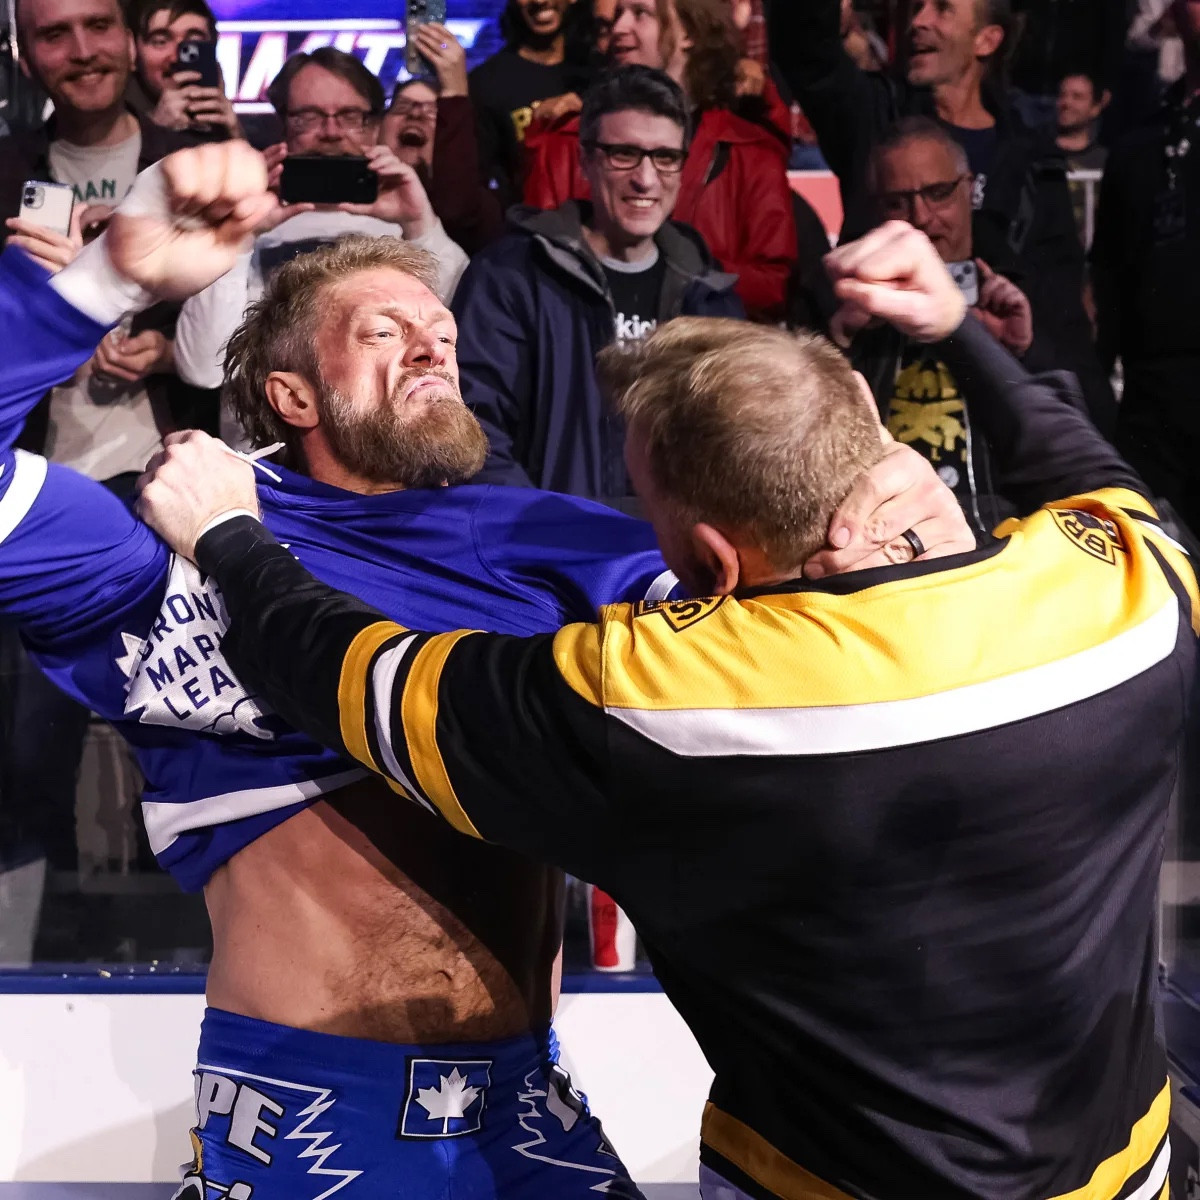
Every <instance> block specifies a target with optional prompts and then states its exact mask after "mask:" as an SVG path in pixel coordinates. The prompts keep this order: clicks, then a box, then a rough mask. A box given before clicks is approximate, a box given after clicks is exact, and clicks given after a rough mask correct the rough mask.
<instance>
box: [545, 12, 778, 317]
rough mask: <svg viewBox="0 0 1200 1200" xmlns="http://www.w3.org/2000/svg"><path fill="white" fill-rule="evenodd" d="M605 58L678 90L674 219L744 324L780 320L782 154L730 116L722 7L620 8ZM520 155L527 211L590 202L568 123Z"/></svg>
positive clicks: (726, 19)
mask: <svg viewBox="0 0 1200 1200" xmlns="http://www.w3.org/2000/svg"><path fill="white" fill-rule="evenodd" d="M609 57H610V59H611V60H612V61H613V62H614V63H616V64H618V65H620V66H627V65H630V64H639V65H641V66H645V67H653V68H657V69H659V70H662V71H665V72H666V74H667V75H669V76H670V77H671V78H672V79H673V80H674V81H675V83H677V84H678V85H679V86H680V87H681V88H682V89H683V91H684V93H685V95H686V96H687V98H688V105H689V109H690V111H692V112H693V113H694V124H695V132H694V136H693V138H692V142H691V146H690V152H689V154H688V160H687V162H686V163H685V164H684V168H683V176H682V178H681V180H680V188H679V202H678V204H677V205H676V209H675V217H676V219H677V220H680V221H685V222H687V223H688V224H690V225H693V226H694V227H695V228H696V230H697V231H698V232H699V233H700V235H701V236H702V237H703V238H704V241H705V243H706V244H707V245H708V247H709V249H710V250H711V252H712V253H713V255H715V257H716V259H717V261H718V262H720V264H721V266H722V268H723V269H724V270H726V271H729V272H731V273H732V274H735V275H737V277H738V285H737V290H738V295H739V296H740V297H741V299H742V301H743V303H744V304H745V306H746V309H747V311H748V312H749V313H750V315H751V317H753V318H755V319H762V320H768V321H776V320H780V319H781V318H782V317H783V315H784V311H785V305H786V298H787V291H788V283H789V279H790V277H791V272H792V268H793V265H794V264H795V261H796V256H797V239H796V224H795V217H794V214H793V203H792V196H793V193H792V190H791V188H790V187H789V185H788V179H787V158H788V147H787V146H786V145H785V144H784V142H783V140H782V139H781V138H780V137H779V136H778V135H777V134H775V133H772V132H771V131H770V129H769V128H768V127H767V126H766V125H761V124H758V123H756V122H754V121H751V120H747V119H745V118H744V117H741V116H739V115H737V112H736V111H735V109H736V108H737V106H738V104H739V95H738V64H739V62H740V60H741V49H740V37H739V35H738V32H737V30H736V29H735V28H734V25H733V19H732V17H731V15H730V11H729V4H728V0H619V3H618V4H617V8H616V14H615V19H614V22H613V32H612V39H611V41H610V43H609ZM526 147H527V150H528V158H529V174H528V177H527V179H526V181H525V202H526V204H530V205H534V206H536V207H538V208H557V207H558V206H559V205H560V204H562V203H563V202H564V201H566V200H586V199H587V198H588V197H589V194H590V193H589V184H588V179H587V173H586V172H585V171H584V170H583V167H582V158H581V155H580V123H579V119H578V118H577V117H568V118H565V119H562V120H559V121H557V122H556V123H554V124H551V125H545V126H543V125H542V124H541V123H540V122H539V123H538V124H537V125H535V126H534V127H533V128H531V129H530V130H529V132H528V134H527V135H526Z"/></svg>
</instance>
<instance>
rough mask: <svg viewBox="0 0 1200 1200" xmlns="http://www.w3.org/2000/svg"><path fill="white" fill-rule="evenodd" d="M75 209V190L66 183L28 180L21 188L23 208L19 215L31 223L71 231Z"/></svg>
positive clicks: (65, 232)
mask: <svg viewBox="0 0 1200 1200" xmlns="http://www.w3.org/2000/svg"><path fill="white" fill-rule="evenodd" d="M74 209H75V191H74V189H73V188H71V187H69V186H68V185H67V184H65V183H47V182H45V181H44V180H41V179H30V180H27V181H26V183H25V185H24V187H22V188H21V208H20V210H19V211H18V213H17V216H18V217H20V218H21V220H22V221H28V222H29V223H30V224H31V225H38V226H40V227H41V228H42V229H49V230H52V231H53V232H54V233H61V234H62V235H63V236H64V237H66V236H67V235H68V234H69V233H70V232H71V214H72V212H73V211H74Z"/></svg>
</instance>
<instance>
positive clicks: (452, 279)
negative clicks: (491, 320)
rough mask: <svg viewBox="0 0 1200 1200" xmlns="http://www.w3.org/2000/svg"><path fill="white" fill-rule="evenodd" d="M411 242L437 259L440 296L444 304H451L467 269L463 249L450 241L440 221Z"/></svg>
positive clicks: (466, 260)
mask: <svg viewBox="0 0 1200 1200" xmlns="http://www.w3.org/2000/svg"><path fill="white" fill-rule="evenodd" d="M411 241H412V244H413V245H414V246H417V247H419V248H420V249H422V250H428V251H429V253H430V254H432V255H433V256H434V257H435V258H436V259H437V262H438V295H439V296H440V297H441V299H442V302H443V303H444V304H449V303H450V301H451V300H453V299H454V293H455V291H456V290H457V288H458V281H459V280H460V279H461V278H462V275H463V272H464V271H465V270H466V269H467V262H468V259H467V256H466V254H465V253H464V252H463V249H462V247H461V246H460V245H458V243H457V242H453V241H451V240H450V236H449V235H448V234H447V233H446V230H445V227H444V226H443V225H442V222H441V221H440V220H438V221H437V222H436V224H435V225H434V226H433V228H432V229H430V230H428V231H427V232H426V233H423V234H422V235H421V236H420V237H416V238H412V239H411Z"/></svg>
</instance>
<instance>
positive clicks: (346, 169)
mask: <svg viewBox="0 0 1200 1200" xmlns="http://www.w3.org/2000/svg"><path fill="white" fill-rule="evenodd" d="M378 196H379V176H378V175H376V174H375V172H374V171H372V170H371V168H370V167H368V166H367V160H366V159H365V158H359V157H357V156H354V155H349V154H340V155H326V154H289V155H288V156H287V158H285V159H284V160H283V175H282V177H281V178H280V181H279V198H280V200H282V201H283V203H284V204H374V203H375V201H376V199H377V198H378Z"/></svg>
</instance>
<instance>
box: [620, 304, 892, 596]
mask: <svg viewBox="0 0 1200 1200" xmlns="http://www.w3.org/2000/svg"><path fill="white" fill-rule="evenodd" d="M599 364H600V373H601V378H602V379H603V381H604V383H605V385H606V386H607V388H608V389H609V391H610V393H611V396H612V400H613V402H614V404H615V406H616V408H617V411H618V412H619V413H620V414H621V415H622V416H623V417H624V419H625V422H626V425H627V427H628V429H629V433H630V436H636V437H637V438H638V439H639V440H640V442H641V445H642V446H643V447H644V449H645V451H646V455H647V460H648V465H649V468H650V472H651V475H652V476H653V479H654V483H655V486H656V489H657V491H658V492H659V493H660V495H661V496H662V498H663V499H665V500H666V501H667V502H668V503H669V504H670V505H671V506H672V507H674V508H675V509H676V510H677V512H678V514H679V517H680V519H681V520H684V521H686V522H687V523H688V524H695V523H697V522H700V521H704V522H706V523H708V524H711V525H714V526H716V527H717V528H719V529H722V530H724V531H730V530H735V531H737V532H738V533H740V534H741V535H742V536H745V537H748V538H750V539H751V540H752V541H753V542H754V543H755V544H756V545H757V546H758V547H759V548H760V549H761V550H762V551H763V553H764V554H765V555H766V556H767V558H768V559H769V561H770V562H771V565H772V566H773V567H775V568H776V569H777V570H779V571H781V572H789V573H790V572H794V571H798V569H799V568H800V567H801V566H802V565H803V563H804V562H805V561H806V560H807V559H808V558H809V557H811V556H812V555H813V554H815V553H816V551H817V550H818V549H820V547H821V546H823V545H824V544H825V541H826V538H827V536H828V532H829V522H830V520H831V519H832V517H833V514H834V511H835V510H836V509H837V507H838V505H839V504H841V502H842V501H843V500H844V499H845V498H846V496H847V495H848V494H849V492H850V489H851V487H852V486H853V484H854V481H855V480H856V479H857V478H858V477H859V476H860V475H861V474H862V473H863V472H864V471H867V470H869V469H870V468H871V467H872V466H874V465H875V463H876V462H878V461H879V458H880V456H881V454H882V443H881V440H880V433H879V422H878V420H877V419H876V418H875V416H874V414H873V413H872V412H871V410H870V408H869V406H868V404H867V401H866V399H865V397H864V396H863V394H862V392H861V391H860V390H859V385H858V383H857V381H856V380H855V378H854V372H853V371H852V370H851V368H850V365H849V364H848V363H847V362H846V360H845V358H843V357H842V355H841V353H840V352H839V351H838V350H837V349H836V348H835V347H834V346H833V345H831V344H830V343H829V342H827V341H826V340H825V339H824V338H821V337H817V336H815V335H812V334H799V335H795V334H789V333H784V332H782V331H780V330H776V329H769V328H766V327H764V326H760V325H749V324H747V323H746V322H744V321H731V320H720V319H715V318H700V317H680V318H678V319H676V320H674V321H670V322H668V323H667V324H665V325H663V326H661V327H660V328H659V329H658V331H657V332H656V333H654V334H652V335H651V336H650V337H649V338H647V339H646V340H645V341H644V342H642V343H641V344H640V345H639V346H637V347H636V348H634V349H633V350H621V349H619V348H617V347H615V346H614V347H610V348H609V349H607V350H605V351H603V352H602V353H601V355H600V359H599Z"/></svg>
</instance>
